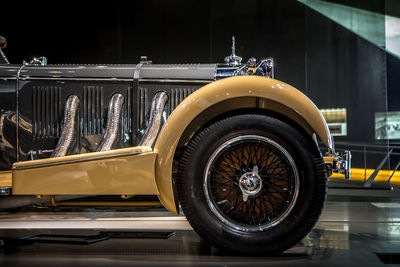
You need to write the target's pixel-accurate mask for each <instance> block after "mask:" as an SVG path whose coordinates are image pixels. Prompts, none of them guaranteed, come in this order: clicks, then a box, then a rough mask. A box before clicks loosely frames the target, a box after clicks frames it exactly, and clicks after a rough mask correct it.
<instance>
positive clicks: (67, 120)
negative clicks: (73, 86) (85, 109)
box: [50, 95, 79, 158]
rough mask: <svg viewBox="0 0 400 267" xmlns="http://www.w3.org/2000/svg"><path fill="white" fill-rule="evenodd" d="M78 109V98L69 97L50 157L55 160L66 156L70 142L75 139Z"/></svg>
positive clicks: (74, 96)
mask: <svg viewBox="0 0 400 267" xmlns="http://www.w3.org/2000/svg"><path fill="white" fill-rule="evenodd" d="M78 107H79V97H77V96H76V95H70V96H69V97H68V99H67V102H65V108H64V120H63V121H64V125H63V130H62V132H61V135H60V139H58V143H57V145H56V147H55V148H54V151H53V153H52V154H51V156H50V157H52V158H55V157H63V156H65V155H67V153H68V150H69V149H70V147H71V144H72V142H73V141H74V139H75V138H76V130H75V124H76V115H77V112H78Z"/></svg>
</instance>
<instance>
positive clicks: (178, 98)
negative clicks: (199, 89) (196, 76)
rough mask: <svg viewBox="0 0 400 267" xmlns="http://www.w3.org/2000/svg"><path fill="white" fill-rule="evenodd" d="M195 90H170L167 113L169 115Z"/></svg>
mask: <svg viewBox="0 0 400 267" xmlns="http://www.w3.org/2000/svg"><path fill="white" fill-rule="evenodd" d="M194 91H195V89H193V88H178V89H171V93H170V98H169V106H168V113H169V114H171V113H172V111H174V109H175V108H176V107H177V106H178V105H179V104H180V103H181V102H182V101H183V100H184V99H185V98H186V97H188V96H189V95H190V94H191V93H193V92H194Z"/></svg>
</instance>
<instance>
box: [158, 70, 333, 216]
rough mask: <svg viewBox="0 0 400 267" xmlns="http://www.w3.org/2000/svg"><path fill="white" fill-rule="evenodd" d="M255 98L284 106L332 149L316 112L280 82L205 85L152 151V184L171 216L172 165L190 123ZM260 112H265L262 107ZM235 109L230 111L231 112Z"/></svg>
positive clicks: (236, 80)
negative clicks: (210, 111) (214, 110)
mask: <svg viewBox="0 0 400 267" xmlns="http://www.w3.org/2000/svg"><path fill="white" fill-rule="evenodd" d="M249 96H250V97H257V98H261V99H268V100H272V101H274V102H277V103H281V104H283V105H285V106H287V107H288V108H289V109H290V110H293V111H294V112H296V113H297V114H299V115H300V116H301V117H302V118H303V119H304V121H305V122H307V123H308V124H309V126H310V127H311V128H312V129H313V130H314V131H315V133H316V134H317V135H318V136H319V137H320V138H321V140H322V141H323V143H324V144H325V145H326V146H327V147H328V148H331V149H334V148H333V144H332V137H331V135H330V132H329V129H328V126H327V124H326V122H325V119H324V118H323V116H322V114H321V113H320V111H319V110H318V108H317V107H316V106H315V105H314V104H313V102H312V101H311V100H310V99H308V98H307V97H306V96H305V95H304V94H303V93H301V92H300V91H298V90H297V89H295V88H294V87H292V86H290V85H288V84H285V83H283V82H281V81H278V80H274V79H268V78H264V77H258V76H238V77H231V78H226V79H222V80H219V81H217V82H214V83H211V84H208V85H206V86H204V87H203V88H201V89H199V90H197V91H196V92H194V93H193V94H191V95H190V96H189V97H187V98H186V99H185V100H184V101H183V102H182V103H181V104H180V105H179V106H178V107H177V108H176V109H175V111H174V112H173V113H172V114H171V116H170V117H169V118H168V120H167V122H166V124H165V126H164V127H163V129H162V130H161V132H160V135H159V138H158V140H157V142H156V144H155V148H154V151H155V152H156V153H157V154H158V157H157V161H156V181H157V185H158V188H159V190H160V200H161V201H162V203H163V204H164V206H165V207H166V208H167V209H169V210H170V211H172V212H177V210H176V205H175V200H174V189H173V181H172V176H171V175H172V162H173V158H174V154H175V150H176V148H177V145H178V143H179V140H180V138H181V136H182V134H183V132H184V131H185V129H186V128H187V127H188V125H189V124H190V122H191V121H192V120H193V119H194V118H196V116H198V115H199V114H200V113H201V112H203V111H204V110H206V109H208V108H210V107H212V106H214V105H216V104H217V103H220V102H222V101H226V100H227V99H234V98H240V97H249ZM264 108H266V109H267V108H268V107H267V106H265V107H264ZM234 109H235V107H231V110H234Z"/></svg>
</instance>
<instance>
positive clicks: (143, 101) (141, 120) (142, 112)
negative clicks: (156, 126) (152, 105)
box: [137, 87, 147, 129]
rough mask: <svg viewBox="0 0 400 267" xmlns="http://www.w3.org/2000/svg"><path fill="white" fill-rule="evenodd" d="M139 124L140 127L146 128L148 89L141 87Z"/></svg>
mask: <svg viewBox="0 0 400 267" xmlns="http://www.w3.org/2000/svg"><path fill="white" fill-rule="evenodd" d="M137 99H138V113H137V114H138V126H139V129H144V128H146V126H147V125H146V111H147V89H146V88H143V87H139V90H138V96H137Z"/></svg>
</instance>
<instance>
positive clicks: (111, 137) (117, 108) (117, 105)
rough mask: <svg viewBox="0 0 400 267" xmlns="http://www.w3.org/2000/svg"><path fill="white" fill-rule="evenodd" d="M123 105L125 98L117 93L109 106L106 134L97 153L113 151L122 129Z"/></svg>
mask: <svg viewBox="0 0 400 267" xmlns="http://www.w3.org/2000/svg"><path fill="white" fill-rule="evenodd" d="M123 104H124V96H123V95H122V94H119V93H116V94H114V95H113V96H112V97H111V100H110V103H109V104H108V114H107V126H106V132H105V133H104V135H103V138H102V139H101V142H100V144H99V146H98V147H97V150H96V151H108V150H111V149H112V145H113V144H114V142H115V140H116V139H117V137H118V131H119V129H120V128H121V115H122V106H123Z"/></svg>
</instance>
